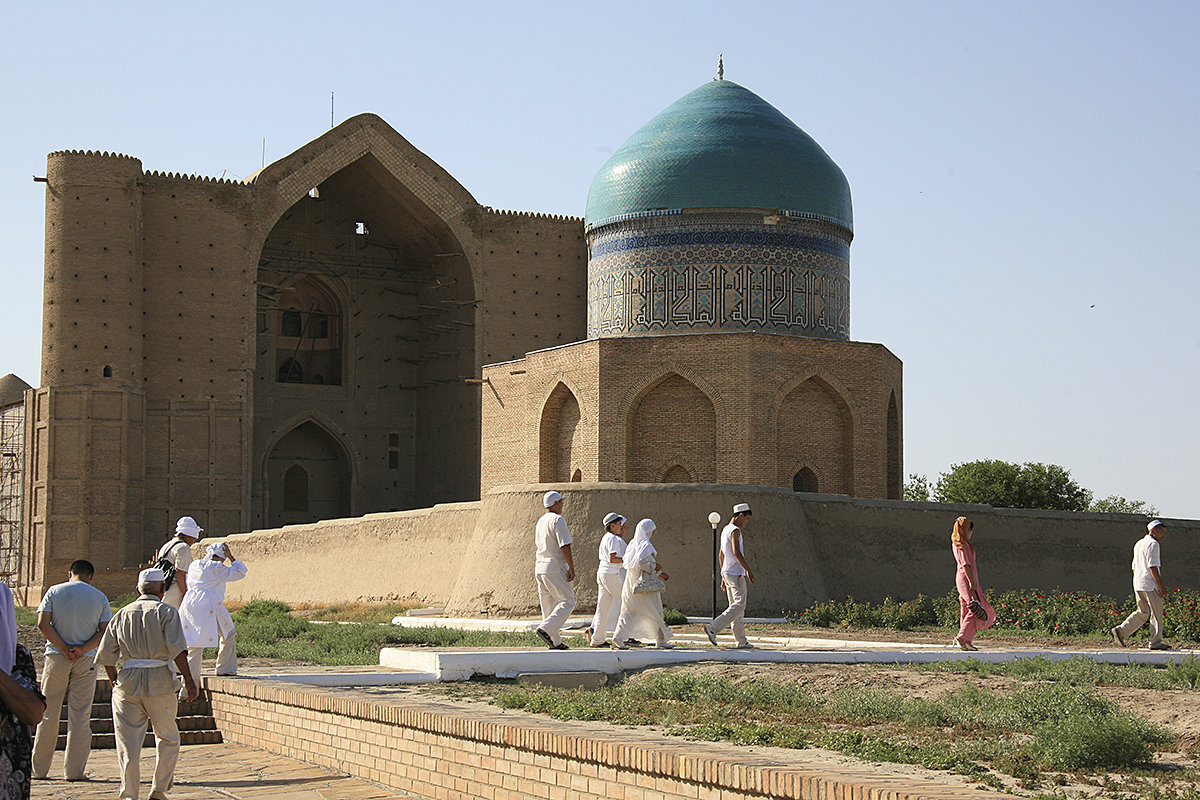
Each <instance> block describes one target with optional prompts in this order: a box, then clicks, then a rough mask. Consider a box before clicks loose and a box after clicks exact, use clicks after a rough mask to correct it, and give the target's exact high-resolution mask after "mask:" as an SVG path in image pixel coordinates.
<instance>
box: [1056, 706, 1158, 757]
mask: <svg viewBox="0 0 1200 800" xmlns="http://www.w3.org/2000/svg"><path fill="white" fill-rule="evenodd" d="M1146 728H1147V726H1146V724H1145V723H1142V722H1140V721H1139V720H1136V719H1134V718H1132V717H1129V716H1124V715H1113V716H1106V717H1101V718H1090V717H1086V716H1068V717H1064V718H1062V719H1058V720H1055V721H1054V722H1052V723H1046V724H1043V725H1040V726H1038V728H1037V729H1036V730H1035V731H1034V740H1033V750H1034V752H1035V753H1037V754H1038V755H1039V756H1041V757H1042V759H1043V760H1044V761H1045V762H1046V763H1048V764H1049V765H1050V766H1051V767H1054V768H1057V769H1097V768H1104V769H1127V768H1129V767H1132V766H1134V765H1135V764H1141V763H1145V762H1147V761H1149V760H1150V757H1151V755H1152V754H1153V750H1152V748H1151V742H1152V741H1154V740H1158V739H1161V737H1160V736H1158V735H1157V734H1156V733H1155V732H1151V731H1147V730H1146Z"/></svg>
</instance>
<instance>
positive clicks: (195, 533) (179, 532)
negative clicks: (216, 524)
mask: <svg viewBox="0 0 1200 800" xmlns="http://www.w3.org/2000/svg"><path fill="white" fill-rule="evenodd" d="M203 530H204V528H201V527H200V526H199V525H197V524H196V520H194V519H192V518H191V517H180V518H179V522H176V523H175V535H176V536H191V537H192V538H193V539H199V538H200V532H201V531H203Z"/></svg>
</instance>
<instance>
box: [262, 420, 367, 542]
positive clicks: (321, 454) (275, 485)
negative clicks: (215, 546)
mask: <svg viewBox="0 0 1200 800" xmlns="http://www.w3.org/2000/svg"><path fill="white" fill-rule="evenodd" d="M266 484H267V503H266V513H265V515H264V516H265V519H266V524H267V526H268V527H279V526H281V525H296V524H300V523H305V522H316V521H318V520H322V519H336V518H339V517H348V516H350V515H351V513H352V503H351V496H350V487H351V467H350V460H349V458H348V457H347V455H346V449H345V448H344V447H343V446H342V444H341V442H339V441H338V440H337V439H336V438H334V437H333V435H332V434H330V433H329V431H327V430H326V429H325V428H324V427H322V426H321V425H319V424H317V423H316V422H314V421H312V420H308V421H305V422H302V423H300V424H299V425H297V426H295V427H294V428H292V429H291V430H290V431H288V432H287V433H286V434H284V435H283V436H281V437H279V439H278V441H276V442H275V445H274V446H273V447H272V448H271V451H270V453H269V454H268V455H267V458H266Z"/></svg>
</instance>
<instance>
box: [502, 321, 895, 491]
mask: <svg viewBox="0 0 1200 800" xmlns="http://www.w3.org/2000/svg"><path fill="white" fill-rule="evenodd" d="M483 375H484V378H485V380H486V383H485V385H484V392H483V403H482V415H483V452H482V463H481V481H480V489H481V492H482V493H486V492H487V491H488V490H489V489H491V488H492V487H495V486H501V485H512V484H522V483H536V482H538V481H542V482H554V481H570V480H583V481H630V482H637V483H656V482H671V483H741V484H755V485H763V486H785V487H787V488H795V489H799V488H801V487H800V486H799V485H798V478H797V476H798V475H799V474H800V473H801V471H802V470H806V471H807V473H806V474H807V475H808V476H809V477H810V480H812V481H815V483H814V484H812V485H809V486H806V487H804V488H805V490H806V491H819V492H824V493H834V494H847V495H851V496H853V497H875V498H882V499H899V496H900V489H901V485H900V475H901V471H902V463H903V461H902V458H903V453H902V450H901V444H902V441H903V439H902V433H901V429H900V420H901V416H900V412H901V409H902V406H901V397H902V387H903V384H902V379H903V375H902V365H901V363H900V361H899V359H897V358H896V357H895V356H893V355H892V354H891V353H890V352H889V351H888V350H887V348H886V347H884V346H883V345H878V344H869V343H864V342H839V341H829V340H819V339H809V338H802V337H796V336H787V335H778V334H769V333H761V332H753V331H746V332H742V333H708V334H685V335H660V336H653V337H650V336H639V337H629V338H611V339H594V340H588V341H584V342H579V343H576V344H571V345H566V346H564V347H557V348H552V349H549V350H543V351H538V352H533V353H530V354H528V355H527V356H526V357H525V358H524V359H520V360H517V361H511V362H506V363H503V364H494V365H488V366H486V367H485V368H484V370H483ZM574 408H578V409H579V410H578V412H575V411H571V413H570V414H565V415H564V414H563V411H562V409H574ZM567 440H569V441H570V443H571V446H570V447H564V446H563V444H562V442H564V441H567ZM567 458H569V459H570V462H569V463H566V462H565V459H567ZM576 472H578V477H574V476H575V475H576Z"/></svg>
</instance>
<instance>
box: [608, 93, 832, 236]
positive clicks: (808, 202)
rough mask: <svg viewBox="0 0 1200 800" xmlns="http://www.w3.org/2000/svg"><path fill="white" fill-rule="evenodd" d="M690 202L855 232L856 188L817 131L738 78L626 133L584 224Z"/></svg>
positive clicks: (685, 99) (674, 105) (673, 106)
mask: <svg viewBox="0 0 1200 800" xmlns="http://www.w3.org/2000/svg"><path fill="white" fill-rule="evenodd" d="M685 208H765V209H774V210H781V211H789V212H793V213H797V214H800V215H803V216H812V217H815V218H818V219H824V220H828V221H830V222H835V223H837V224H840V225H842V226H844V227H845V228H846V229H847V230H853V213H852V211H851V204H850V185H849V183H848V182H847V181H846V176H845V175H844V174H843V173H842V170H841V169H840V168H839V167H838V165H837V164H835V163H834V162H833V159H831V158H830V157H829V156H828V155H827V154H826V153H825V151H824V150H822V149H821V146H820V145H819V144H817V143H816V142H815V141H814V140H813V139H812V137H810V136H809V135H808V134H807V133H805V132H804V131H802V130H801V129H800V128H799V127H797V126H796V124H795V123H793V122H792V121H791V120H789V119H788V118H787V117H786V116H784V115H783V114H782V113H780V111H779V110H778V109H776V108H775V107H774V106H772V105H771V104H770V103H768V102H766V101H765V100H763V99H762V98H761V97H759V96H758V95H756V94H754V92H751V91H750V90H749V89H746V88H745V87H742V86H739V85H738V84H736V83H734V82H732V81H726V80H718V81H710V82H708V83H705V84H704V85H702V86H700V87H699V88H697V89H695V90H693V91H691V92H689V93H688V94H686V95H684V96H683V97H681V98H680V99H679V100H676V101H675V102H674V103H672V104H671V105H670V106H668V107H667V108H666V109H664V110H663V111H662V112H661V113H660V114H658V116H656V117H654V119H652V120H650V121H649V122H648V123H646V124H645V125H644V126H642V128H641V129H639V130H638V131H637V132H636V133H634V134H633V136H631V137H629V140H628V141H626V142H625V143H624V144H623V145H621V147H620V148H619V149H618V150H617V151H616V152H615V153H614V154H613V155H612V157H611V158H610V159H609V160H608V161H607V162H606V163H605V164H604V166H603V167H601V169H600V171H599V173H597V175H596V177H595V179H594V180H593V181H592V186H591V189H590V190H589V192H588V201H587V212H586V213H585V215H584V222H585V225H588V226H595V225H600V224H604V223H606V222H610V221H612V220H613V219H615V218H620V217H624V216H627V215H630V214H640V213H645V212H648V211H657V210H664V209H665V210H676V209H685Z"/></svg>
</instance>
